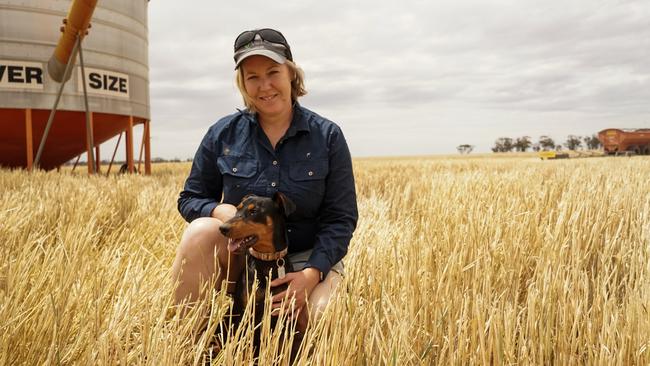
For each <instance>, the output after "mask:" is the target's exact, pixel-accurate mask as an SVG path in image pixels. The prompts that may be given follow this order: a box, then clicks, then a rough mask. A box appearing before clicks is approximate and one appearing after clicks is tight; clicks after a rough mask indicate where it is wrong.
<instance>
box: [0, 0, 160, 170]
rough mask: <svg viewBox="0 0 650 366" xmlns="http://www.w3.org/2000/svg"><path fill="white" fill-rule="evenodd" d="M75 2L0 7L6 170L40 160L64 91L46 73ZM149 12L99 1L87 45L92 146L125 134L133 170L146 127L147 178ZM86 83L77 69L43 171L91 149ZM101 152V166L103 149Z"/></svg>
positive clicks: (140, 2)
mask: <svg viewBox="0 0 650 366" xmlns="http://www.w3.org/2000/svg"><path fill="white" fill-rule="evenodd" d="M95 1H96V0H95ZM79 2H83V1H79ZM72 3H73V2H72V1H70V0H2V1H1V2H0V165H2V166H5V167H31V164H32V162H33V160H34V157H35V156H36V153H37V150H38V147H39V144H40V142H41V137H42V136H43V132H44V131H45V126H46V123H47V120H48V116H49V115H50V111H51V109H52V107H53V105H54V102H55V99H56V95H57V92H58V91H59V85H60V84H59V83H58V82H56V81H54V80H53V79H52V78H51V76H50V75H49V74H48V71H47V68H48V61H49V60H50V58H51V57H52V55H53V51H54V49H55V47H56V45H57V42H58V41H59V38H60V36H61V32H60V30H59V28H60V27H61V26H62V20H63V19H64V18H66V17H67V16H68V15H69V14H68V12H69V11H70V10H71V5H72ZM75 5H76V2H75ZM147 8H148V1H147V0H104V1H99V3H97V5H96V7H95V8H94V12H93V13H92V19H91V20H90V22H91V25H92V27H91V29H90V30H89V31H90V33H89V35H88V36H86V37H85V38H83V43H82V44H83V60H84V65H85V80H86V89H87V93H88V106H89V110H90V111H91V114H90V121H91V126H92V129H91V131H92V136H93V140H94V146H98V145H99V144H101V143H102V142H105V141H107V140H109V139H111V138H112V137H114V136H117V135H120V134H122V133H125V135H126V144H125V146H126V157H127V161H128V162H129V166H130V167H131V168H132V167H133V160H134V148H133V145H134V141H133V140H134V139H133V128H134V126H135V125H139V124H142V126H143V134H142V135H143V139H142V143H141V144H139V143H138V142H136V144H137V145H139V146H140V149H139V152H140V155H142V152H143V151H144V155H145V170H146V172H147V173H149V172H150V152H149V150H150V149H149V120H150V109H149V65H148V28H147ZM51 64H52V63H51V62H50V65H51ZM50 67H51V66H50ZM82 79H83V78H82V74H81V67H80V65H79V62H76V64H75V65H74V67H73V68H72V69H71V77H70V80H69V81H68V82H67V83H66V84H65V87H64V88H63V93H62V95H61V99H60V102H59V106H58V110H57V112H56V114H55V117H54V120H53V123H52V125H51V126H52V127H51V129H50V131H49V134H48V137H47V140H46V143H45V145H44V149H43V151H42V155H41V159H40V164H39V165H40V167H42V168H44V169H52V168H56V167H58V166H60V165H61V164H63V163H65V162H67V161H68V160H70V159H72V158H74V157H76V156H78V155H80V154H82V153H84V152H86V151H87V150H88V145H87V141H86V114H85V111H86V109H85V104H84V98H83V83H82ZM96 151H97V154H96V159H97V160H99V156H98V155H99V154H98V152H99V149H97V150H96ZM89 169H90V164H89Z"/></svg>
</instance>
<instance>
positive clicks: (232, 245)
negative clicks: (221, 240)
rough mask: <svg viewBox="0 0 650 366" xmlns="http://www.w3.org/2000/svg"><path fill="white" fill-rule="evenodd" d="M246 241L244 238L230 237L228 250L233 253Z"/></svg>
mask: <svg viewBox="0 0 650 366" xmlns="http://www.w3.org/2000/svg"><path fill="white" fill-rule="evenodd" d="M243 241H244V239H229V240H228V251H229V252H231V253H235V252H236V251H237V250H238V249H239V246H240V245H241V243H242V242H243Z"/></svg>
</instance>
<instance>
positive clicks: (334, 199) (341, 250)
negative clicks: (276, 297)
mask: <svg viewBox="0 0 650 366" xmlns="http://www.w3.org/2000/svg"><path fill="white" fill-rule="evenodd" d="M329 136H330V141H329V146H330V149H329V164H330V167H329V174H328V176H327V178H326V188H325V195H324V197H323V202H322V205H321V210H320V215H319V218H318V233H317V235H316V241H315V243H314V249H313V251H312V254H311V256H310V258H309V260H308V262H307V264H306V266H305V267H314V268H316V269H318V270H319V271H320V272H321V274H322V277H321V278H322V279H324V278H325V277H326V276H327V274H328V273H329V271H330V270H331V268H332V266H334V264H336V263H338V262H339V261H340V260H341V259H343V257H344V256H345V255H346V254H347V252H348V246H349V245H350V240H351V239H352V233H353V232H354V229H355V228H356V225H357V219H358V211H357V195H356V190H355V187H354V174H353V171H352V158H351V156H350V150H349V149H348V145H347V143H346V141H345V137H344V136H343V133H342V132H341V130H340V129H339V128H338V127H337V128H335V129H333V130H332V131H331V132H330V135H329Z"/></svg>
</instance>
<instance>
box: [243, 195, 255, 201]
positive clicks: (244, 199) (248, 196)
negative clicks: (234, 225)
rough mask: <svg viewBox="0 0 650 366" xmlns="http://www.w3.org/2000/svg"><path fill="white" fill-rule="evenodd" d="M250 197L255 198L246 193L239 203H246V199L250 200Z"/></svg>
mask: <svg viewBox="0 0 650 366" xmlns="http://www.w3.org/2000/svg"><path fill="white" fill-rule="evenodd" d="M251 197H255V195H254V194H252V193H247V194H246V195H245V196H244V198H242V199H241V201H240V202H244V201H246V200H247V199H249V198H251Z"/></svg>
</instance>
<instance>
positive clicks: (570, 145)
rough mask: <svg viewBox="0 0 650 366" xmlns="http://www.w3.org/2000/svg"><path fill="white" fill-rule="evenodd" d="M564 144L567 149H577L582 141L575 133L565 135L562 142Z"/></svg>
mask: <svg viewBox="0 0 650 366" xmlns="http://www.w3.org/2000/svg"><path fill="white" fill-rule="evenodd" d="M564 146H566V148H567V149H569V150H574V151H575V150H578V149H579V148H580V147H581V146H582V141H581V140H580V137H578V136H576V135H569V136H567V139H566V142H565V143H564Z"/></svg>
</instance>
